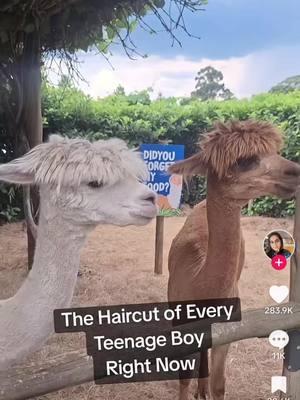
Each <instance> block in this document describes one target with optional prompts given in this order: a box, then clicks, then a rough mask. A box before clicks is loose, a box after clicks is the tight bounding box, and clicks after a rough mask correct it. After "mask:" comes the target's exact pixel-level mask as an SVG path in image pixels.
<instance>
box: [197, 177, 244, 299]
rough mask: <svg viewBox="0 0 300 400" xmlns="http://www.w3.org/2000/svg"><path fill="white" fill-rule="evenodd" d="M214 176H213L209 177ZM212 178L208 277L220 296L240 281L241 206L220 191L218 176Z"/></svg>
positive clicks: (209, 203) (208, 193)
mask: <svg viewBox="0 0 300 400" xmlns="http://www.w3.org/2000/svg"><path fill="white" fill-rule="evenodd" d="M209 178H210V177H209ZM209 178H208V185H207V222H208V233H209V235H208V248H207V258H206V263H205V271H206V278H207V279H208V280H211V281H212V282H215V286H216V287H217V288H218V297H221V296H222V295H224V297H226V296H227V295H228V293H229V294H230V292H231V290H232V288H233V286H234V283H235V282H236V280H237V275H238V268H239V258H240V248H241V226H240V219H241V206H240V205H239V204H238V203H237V202H234V201H228V200H226V198H224V196H223V195H222V193H220V191H219V188H218V184H217V183H216V181H215V178H213V177H212V178H211V179H209Z"/></svg>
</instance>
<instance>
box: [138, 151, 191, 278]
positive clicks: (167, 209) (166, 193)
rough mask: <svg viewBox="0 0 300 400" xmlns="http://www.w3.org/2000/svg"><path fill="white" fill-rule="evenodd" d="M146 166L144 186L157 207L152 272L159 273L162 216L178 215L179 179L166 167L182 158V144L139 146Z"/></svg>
mask: <svg viewBox="0 0 300 400" xmlns="http://www.w3.org/2000/svg"><path fill="white" fill-rule="evenodd" d="M140 150H141V152H142V155H143V159H144V161H145V163H146V164H147V167H148V172H149V177H148V181H147V186H148V187H149V188H150V189H152V190H153V191H154V192H156V193H157V196H158V197H157V203H158V207H159V212H158V216H157V217H156V231H155V265H154V273H155V274H162V273H163V247H164V217H171V216H175V215H179V214H180V211H179V205H180V199H181V192H182V177H181V176H179V175H169V174H168V173H167V170H168V167H169V166H170V165H172V164H174V163H175V162H177V161H180V160H183V159H184V146H183V145H162V144H143V145H141V148H140Z"/></svg>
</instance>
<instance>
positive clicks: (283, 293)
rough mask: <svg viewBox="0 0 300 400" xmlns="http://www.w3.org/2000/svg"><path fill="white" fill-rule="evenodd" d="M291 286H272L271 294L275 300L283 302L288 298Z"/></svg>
mask: <svg viewBox="0 0 300 400" xmlns="http://www.w3.org/2000/svg"><path fill="white" fill-rule="evenodd" d="M289 292H290V290H289V288H288V287H287V286H276V285H274V286H271V287H270V290H269V293H270V296H271V297H272V299H273V300H275V301H276V303H279V304H280V303H282V302H283V300H285V299H286V298H287V296H288V295H289Z"/></svg>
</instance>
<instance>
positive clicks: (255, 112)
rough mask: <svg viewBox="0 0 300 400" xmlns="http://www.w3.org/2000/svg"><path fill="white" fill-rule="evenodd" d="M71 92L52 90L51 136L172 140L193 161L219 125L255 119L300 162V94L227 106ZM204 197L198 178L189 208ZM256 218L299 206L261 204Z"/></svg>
mask: <svg viewBox="0 0 300 400" xmlns="http://www.w3.org/2000/svg"><path fill="white" fill-rule="evenodd" d="M68 90H69V91H66V90H65V91H64V92H63V91H62V89H60V88H54V87H50V86H47V87H46V90H45V92H44V102H43V104H44V116H45V120H46V123H47V128H48V131H49V133H57V132H60V133H61V134H63V135H68V136H73V134H74V135H75V136H76V135H79V136H87V137H88V138H89V139H100V138H109V137H112V136H117V137H120V138H122V139H124V140H126V141H127V142H128V143H129V144H130V145H132V146H138V145H140V144H141V143H156V142H157V141H158V140H159V139H169V140H172V142H173V143H174V144H184V145H185V149H186V156H190V155H192V154H193V153H195V151H197V142H198V140H199V136H200V135H201V134H203V133H204V132H206V131H207V130H209V129H210V128H211V127H212V125H213V123H214V122H215V121H217V120H221V121H226V120H228V119H239V120H245V119H248V118H253V119H259V120H267V121H270V122H273V123H274V124H276V125H278V126H279V127H280V128H281V129H282V130H283V132H284V134H285V143H286V144H285V147H284V149H283V155H284V156H285V157H287V158H288V159H290V160H294V161H299V157H300V91H295V92H292V93H288V94H282V93H278V94H262V95H259V96H255V97H253V98H252V99H247V100H230V101H223V102H218V101H207V102H200V101H199V100H197V99H190V98H189V99H176V98H160V99H158V100H156V101H152V102H149V101H148V100H149V98H148V96H147V94H146V92H145V91H143V92H141V93H140V94H139V93H134V94H131V95H129V96H126V95H125V94H124V93H123V92H121V93H120V94H116V95H113V96H108V97H106V98H105V99H99V100H93V99H91V98H90V97H89V96H86V95H84V94H83V93H82V92H80V91H79V90H77V89H74V88H73V89H68ZM133 99H134V101H133ZM204 197H205V180H204V179H203V178H200V177H197V178H193V179H192V180H191V182H190V183H189V187H188V189H187V188H185V189H184V193H183V200H184V202H186V203H188V204H190V205H194V204H196V203H198V202H199V201H200V200H202V199H203V198H204ZM251 212H252V214H256V215H269V216H276V217H280V216H286V215H292V214H293V213H294V202H293V201H281V200H278V199H271V198H262V199H257V200H255V202H254V204H253V208H252V211H251Z"/></svg>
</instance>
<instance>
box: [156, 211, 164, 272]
mask: <svg viewBox="0 0 300 400" xmlns="http://www.w3.org/2000/svg"><path fill="white" fill-rule="evenodd" d="M163 251H164V217H162V216H160V215H158V216H157V217H156V230H155V265H154V273H155V274H158V275H161V274H162V273H163V261H164V254H163Z"/></svg>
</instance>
